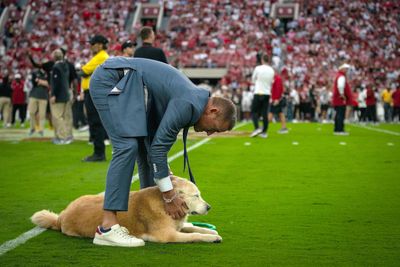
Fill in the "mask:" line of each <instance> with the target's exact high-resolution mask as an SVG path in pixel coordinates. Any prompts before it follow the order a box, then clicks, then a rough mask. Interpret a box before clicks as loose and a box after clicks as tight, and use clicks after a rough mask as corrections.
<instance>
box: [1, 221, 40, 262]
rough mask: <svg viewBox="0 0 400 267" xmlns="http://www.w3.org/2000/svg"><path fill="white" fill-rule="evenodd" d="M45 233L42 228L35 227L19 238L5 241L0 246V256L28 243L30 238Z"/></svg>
mask: <svg viewBox="0 0 400 267" xmlns="http://www.w3.org/2000/svg"><path fill="white" fill-rule="evenodd" d="M44 231H46V229H44V228H40V227H39V226H36V227H35V228H32V229H31V230H29V231H27V232H25V233H23V234H22V235H20V236H19V237H17V238H15V239H12V240H9V241H6V242H4V243H3V244H2V245H1V246H0V256H1V255H3V254H5V253H7V252H8V251H10V250H13V249H14V248H16V247H18V246H19V245H22V244H23V243H25V242H26V241H28V240H29V239H31V238H34V237H35V236H38V235H40V234H41V233H43V232H44Z"/></svg>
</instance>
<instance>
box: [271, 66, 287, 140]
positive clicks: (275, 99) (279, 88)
mask: <svg viewBox="0 0 400 267" xmlns="http://www.w3.org/2000/svg"><path fill="white" fill-rule="evenodd" d="M271 100H272V102H271V111H270V113H269V121H272V117H273V115H277V116H279V120H280V121H281V129H280V130H279V131H278V133H280V134H287V133H288V132H289V131H288V129H287V128H286V118H285V114H283V108H284V107H285V106H284V105H285V103H284V102H285V98H284V96H283V82H282V78H281V76H280V75H279V74H278V72H275V76H274V82H273V83H272V88H271Z"/></svg>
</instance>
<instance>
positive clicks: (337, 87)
mask: <svg viewBox="0 0 400 267" xmlns="http://www.w3.org/2000/svg"><path fill="white" fill-rule="evenodd" d="M349 69H350V65H349V64H346V63H345V64H343V65H341V66H340V67H339V69H338V72H337V74H336V78H335V81H334V83H333V96H332V105H333V107H334V108H335V111H336V114H335V127H334V132H333V133H334V134H335V135H349V133H348V132H345V130H344V119H345V116H346V106H347V105H348V104H349V103H351V89H350V86H349V82H348V79H347V77H346V74H347V72H348V70H349Z"/></svg>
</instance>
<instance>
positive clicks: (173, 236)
mask: <svg viewBox="0 0 400 267" xmlns="http://www.w3.org/2000/svg"><path fill="white" fill-rule="evenodd" d="M172 183H173V185H174V188H175V190H177V192H178V194H179V196H180V197H182V198H183V199H184V201H185V202H186V205H187V207H188V211H187V214H186V216H185V217H184V218H182V219H178V220H174V219H172V218H171V217H170V216H169V215H168V214H167V213H166V212H165V210H164V202H163V199H162V195H161V192H160V190H159V189H158V187H157V186H153V187H149V188H146V189H142V190H140V191H137V192H134V191H132V192H130V195H129V207H128V211H127V212H118V220H119V223H120V225H121V226H124V227H126V228H127V229H128V230H129V233H130V234H131V235H134V236H135V237H138V238H141V239H143V240H144V241H151V242H160V243H169V242H180V243H189V242H214V243H219V242H221V241H222V237H221V236H219V235H218V233H217V232H216V231H214V230H210V229H206V228H202V227H197V226H193V224H191V223H187V222H186V221H187V217H188V215H189V214H192V215H196V214H207V212H208V210H209V209H210V206H209V205H208V204H207V203H206V202H205V201H204V200H203V199H202V198H201V196H200V192H199V190H198V188H197V186H196V185H194V184H193V183H191V182H190V181H188V180H186V179H182V178H178V177H176V176H175V177H173V178H172ZM103 200H104V195H86V196H82V197H80V198H78V199H76V200H74V201H73V202H72V203H70V204H69V205H68V207H67V208H66V209H65V210H63V211H62V212H61V213H60V215H58V214H55V213H53V212H51V211H48V210H42V211H38V212H36V213H35V214H33V216H32V217H31V221H32V222H33V223H34V224H36V225H38V226H40V227H43V228H49V229H53V230H58V231H61V232H62V233H64V234H66V235H70V236H80V237H94V234H95V232H96V228H97V226H98V225H100V224H101V221H102V216H103V212H102V211H103Z"/></svg>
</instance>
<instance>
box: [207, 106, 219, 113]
mask: <svg viewBox="0 0 400 267" xmlns="http://www.w3.org/2000/svg"><path fill="white" fill-rule="evenodd" d="M209 113H210V114H218V113H219V108H218V107H215V106H213V107H211V108H210V109H209Z"/></svg>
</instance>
